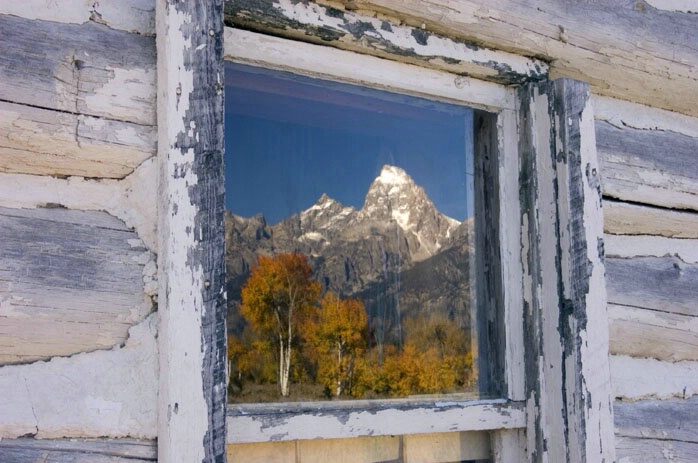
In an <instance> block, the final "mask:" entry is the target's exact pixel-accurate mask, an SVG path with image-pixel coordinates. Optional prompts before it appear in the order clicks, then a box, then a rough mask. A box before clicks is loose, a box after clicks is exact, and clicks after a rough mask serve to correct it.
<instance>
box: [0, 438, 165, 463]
mask: <svg viewBox="0 0 698 463" xmlns="http://www.w3.org/2000/svg"><path fill="white" fill-rule="evenodd" d="M0 460H2V462H3V463H39V462H41V463H141V462H147V461H157V445H156V443H155V441H146V440H138V439H70V440H69V439H56V440H43V439H40V440H37V439H3V440H0Z"/></svg>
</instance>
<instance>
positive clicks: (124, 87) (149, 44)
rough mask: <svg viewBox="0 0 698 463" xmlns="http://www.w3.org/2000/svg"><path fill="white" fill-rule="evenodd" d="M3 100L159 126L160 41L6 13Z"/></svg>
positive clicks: (0, 22) (0, 19)
mask: <svg viewBox="0 0 698 463" xmlns="http://www.w3.org/2000/svg"><path fill="white" fill-rule="evenodd" d="M0 35H1V36H2V38H3V54H2V58H0V81H2V83H3V84H2V85H1V86H0V100H3V101H6V102H12V103H19V104H24V105H29V106H35V107H38V108H44V109H53V110H57V111H64V112H67V113H72V114H84V115H89V116H98V117H104V118H107V119H113V120H119V121H126V122H133V123H136V124H142V125H155V93H156V91H155V80H156V75H155V39H154V38H153V37H147V36H143V35H138V34H131V33H127V32H123V31H117V30H113V29H110V28H109V27H107V26H105V25H101V24H97V23H95V22H88V23H86V24H81V25H75V24H61V23H57V22H49V21H32V20H29V19H24V18H18V17H15V16H9V15H2V14H0Z"/></svg>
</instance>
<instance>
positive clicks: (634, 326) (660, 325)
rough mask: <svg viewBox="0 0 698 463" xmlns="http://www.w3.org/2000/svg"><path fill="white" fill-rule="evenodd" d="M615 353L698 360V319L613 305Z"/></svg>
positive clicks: (611, 325)
mask: <svg viewBox="0 0 698 463" xmlns="http://www.w3.org/2000/svg"><path fill="white" fill-rule="evenodd" d="M608 312H609V313H608V318H609V322H610V325H609V336H610V350H611V354H616V355H629V356H631V357H648V358H655V359H658V360H666V361H668V362H677V361H681V360H698V317H693V316H686V315H678V314H673V313H665V312H658V311H654V310H646V309H639V308H636V307H626V306H620V305H615V304H610V305H609V307H608Z"/></svg>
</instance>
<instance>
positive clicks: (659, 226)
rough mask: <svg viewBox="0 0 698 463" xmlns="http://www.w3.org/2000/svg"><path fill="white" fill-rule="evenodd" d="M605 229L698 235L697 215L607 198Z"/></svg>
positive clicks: (687, 235)
mask: <svg viewBox="0 0 698 463" xmlns="http://www.w3.org/2000/svg"><path fill="white" fill-rule="evenodd" d="M603 208H604V231H605V232H606V233H611V234H614V235H654V236H663V237H667V238H693V239H695V238H698V214H696V213H694V212H687V211H677V210H673V209H665V208H660V207H652V206H649V205H641V204H631V203H625V202H621V201H615V200H612V199H610V198H604V202H603Z"/></svg>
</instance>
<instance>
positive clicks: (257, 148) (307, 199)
mask: <svg viewBox="0 0 698 463" xmlns="http://www.w3.org/2000/svg"><path fill="white" fill-rule="evenodd" d="M226 66H227V67H226V121H225V123H226V195H227V202H226V205H227V209H228V212H227V214H226V244H227V257H226V259H227V271H228V301H229V322H228V336H229V352H228V355H229V360H230V373H231V382H230V384H231V386H230V391H229V399H230V400H231V401H233V402H269V401H284V402H286V401H300V400H302V401H308V400H324V399H337V398H340V399H352V398H363V399H366V398H369V399H370V398H395V397H415V396H417V397H419V396H425V395H434V394H444V393H448V394H460V395H462V396H463V397H464V398H475V397H477V394H478V392H477V390H478V387H477V380H478V373H477V347H476V346H477V340H476V335H475V333H474V331H473V330H474V327H475V325H476V324H475V294H476V291H475V278H474V276H475V275H474V272H473V270H472V269H473V268H474V262H475V258H474V252H475V249H474V243H475V237H474V220H475V217H474V202H473V200H474V198H473V177H474V174H473V171H474V167H473V142H472V140H473V137H472V125H473V124H472V117H473V113H472V110H471V109H469V108H467V107H464V106H458V105H453V104H446V103H441V102H435V101H431V100H426V99H421V98H415V97H410V96H405V95H399V94H395V93H389V92H385V91H380V90H375V89H366V88H362V87H357V86H350V85H345V84H338V83H333V82H327V81H322V80H318V79H311V78H307V77H301V76H296V75H292V74H288V73H282V72H278V71H270V70H264V69H258V68H253V67H249V66H243V65H237V64H230V63H229V64H227V65H226Z"/></svg>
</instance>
